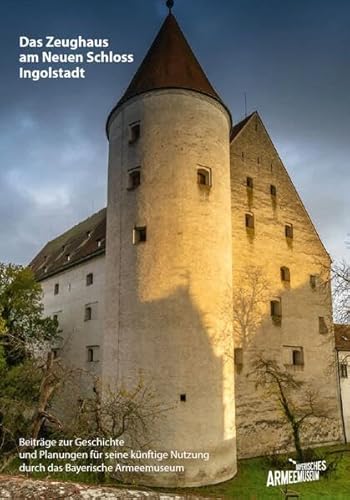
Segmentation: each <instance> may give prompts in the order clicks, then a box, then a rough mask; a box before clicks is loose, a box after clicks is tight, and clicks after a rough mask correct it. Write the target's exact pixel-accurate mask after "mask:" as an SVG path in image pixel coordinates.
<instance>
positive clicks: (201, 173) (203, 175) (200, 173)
mask: <svg viewBox="0 0 350 500" xmlns="http://www.w3.org/2000/svg"><path fill="white" fill-rule="evenodd" d="M197 182H198V184H199V185H200V186H208V187H210V186H211V170H210V168H204V167H201V168H198V169H197Z"/></svg>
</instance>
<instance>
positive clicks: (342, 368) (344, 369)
mask: <svg viewBox="0 0 350 500" xmlns="http://www.w3.org/2000/svg"><path fill="white" fill-rule="evenodd" d="M340 376H341V378H348V365H347V363H343V362H342V363H340Z"/></svg>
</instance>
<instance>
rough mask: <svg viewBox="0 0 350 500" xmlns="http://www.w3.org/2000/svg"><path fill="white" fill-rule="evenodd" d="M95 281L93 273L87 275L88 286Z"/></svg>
mask: <svg viewBox="0 0 350 500" xmlns="http://www.w3.org/2000/svg"><path fill="white" fill-rule="evenodd" d="M93 282H94V275H93V274H92V273H89V274H87V275H86V286H90V285H92V284H93Z"/></svg>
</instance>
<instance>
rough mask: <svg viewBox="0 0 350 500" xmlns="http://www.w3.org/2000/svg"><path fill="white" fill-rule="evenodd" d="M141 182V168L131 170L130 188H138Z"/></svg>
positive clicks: (130, 189)
mask: <svg viewBox="0 0 350 500" xmlns="http://www.w3.org/2000/svg"><path fill="white" fill-rule="evenodd" d="M140 184H141V172H140V169H139V168H137V169H133V170H131V171H130V172H129V177H128V190H129V191H132V190H133V189H136V188H137V187H138V186H139V185H140Z"/></svg>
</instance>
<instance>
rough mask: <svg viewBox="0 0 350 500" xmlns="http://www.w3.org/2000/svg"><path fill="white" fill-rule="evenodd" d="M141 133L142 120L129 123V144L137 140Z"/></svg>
mask: <svg viewBox="0 0 350 500" xmlns="http://www.w3.org/2000/svg"><path fill="white" fill-rule="evenodd" d="M140 135H141V126H140V122H137V123H132V124H131V125H129V144H134V143H135V142H137V141H138V140H139V138H140Z"/></svg>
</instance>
